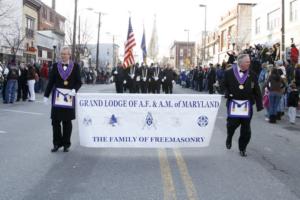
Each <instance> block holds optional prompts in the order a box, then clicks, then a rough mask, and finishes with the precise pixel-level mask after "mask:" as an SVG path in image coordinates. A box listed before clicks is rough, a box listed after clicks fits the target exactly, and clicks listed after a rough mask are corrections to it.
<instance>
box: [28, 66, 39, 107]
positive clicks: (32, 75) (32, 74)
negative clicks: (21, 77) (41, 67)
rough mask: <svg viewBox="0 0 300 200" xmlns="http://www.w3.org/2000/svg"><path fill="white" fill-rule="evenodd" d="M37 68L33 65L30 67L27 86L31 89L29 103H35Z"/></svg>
mask: <svg viewBox="0 0 300 200" xmlns="http://www.w3.org/2000/svg"><path fill="white" fill-rule="evenodd" d="M36 76H37V75H36V72H35V68H34V67H33V66H32V65H28V73H27V84H28V89H29V100H28V101H29V102H34V101H35V90H34V85H35V79H36Z"/></svg>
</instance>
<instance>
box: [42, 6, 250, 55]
mask: <svg viewBox="0 0 300 200" xmlns="http://www.w3.org/2000/svg"><path fill="white" fill-rule="evenodd" d="M42 1H43V2H45V3H46V4H48V5H49V6H51V1H52V0H42ZM254 1H255V0H184V1H182V0H176V1H175V0H151V1H150V0H109V1H102V0H78V12H79V15H80V16H81V21H82V23H83V22H84V21H87V24H88V27H90V30H89V31H90V33H91V34H92V39H91V41H90V43H96V41H97V25H98V17H97V14H95V13H93V12H91V11H88V10H87V9H86V8H93V9H94V10H96V11H101V12H104V13H106V15H104V16H103V17H102V20H101V21H102V25H101V29H100V30H101V32H100V42H101V43H105V42H112V36H109V35H108V34H107V32H110V33H111V34H114V35H116V43H118V44H119V45H120V47H121V48H120V51H121V52H120V53H121V54H123V52H122V51H124V50H123V46H124V42H125V40H126V37H127V29H128V17H129V11H130V13H131V18H132V26H133V31H134V34H135V39H136V42H137V46H136V47H135V52H137V53H138V54H141V53H140V43H141V38H142V32H143V24H144V25H145V30H146V41H147V47H148V46H149V41H150V37H151V32H152V27H153V19H154V15H156V19H157V32H158V33H157V34H158V44H159V53H160V55H161V56H162V55H165V56H168V55H169V48H170V46H171V45H172V43H173V42H174V40H177V41H187V38H188V33H187V32H185V31H184V29H189V30H190V34H189V35H190V37H189V38H190V41H195V40H199V38H200V33H201V31H203V30H204V19H205V18H204V8H201V7H199V4H206V5H207V30H213V29H215V28H216V27H217V25H218V22H219V20H220V16H222V15H224V14H225V13H226V12H227V11H228V10H229V9H231V8H233V6H234V5H236V4H237V3H238V2H250V3H253V2H254ZM56 10H57V11H58V12H59V13H60V14H62V15H63V16H65V17H66V18H67V19H68V20H70V21H72V20H73V16H74V14H73V13H74V0H63V1H62V0H56Z"/></svg>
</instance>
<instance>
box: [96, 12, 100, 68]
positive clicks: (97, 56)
mask: <svg viewBox="0 0 300 200" xmlns="http://www.w3.org/2000/svg"><path fill="white" fill-rule="evenodd" d="M98 14H99V21H98V36H97V51H96V70H97V72H98V70H99V39H100V26H101V12H99V13H98Z"/></svg>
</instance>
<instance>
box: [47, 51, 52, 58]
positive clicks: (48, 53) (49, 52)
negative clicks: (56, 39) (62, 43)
mask: <svg viewBox="0 0 300 200" xmlns="http://www.w3.org/2000/svg"><path fill="white" fill-rule="evenodd" d="M47 58H48V59H52V52H51V51H47Z"/></svg>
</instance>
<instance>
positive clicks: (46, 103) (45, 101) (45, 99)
mask: <svg viewBox="0 0 300 200" xmlns="http://www.w3.org/2000/svg"><path fill="white" fill-rule="evenodd" d="M48 100H49V98H48V97H44V100H43V102H44V104H45V105H48V104H49V102H48Z"/></svg>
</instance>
